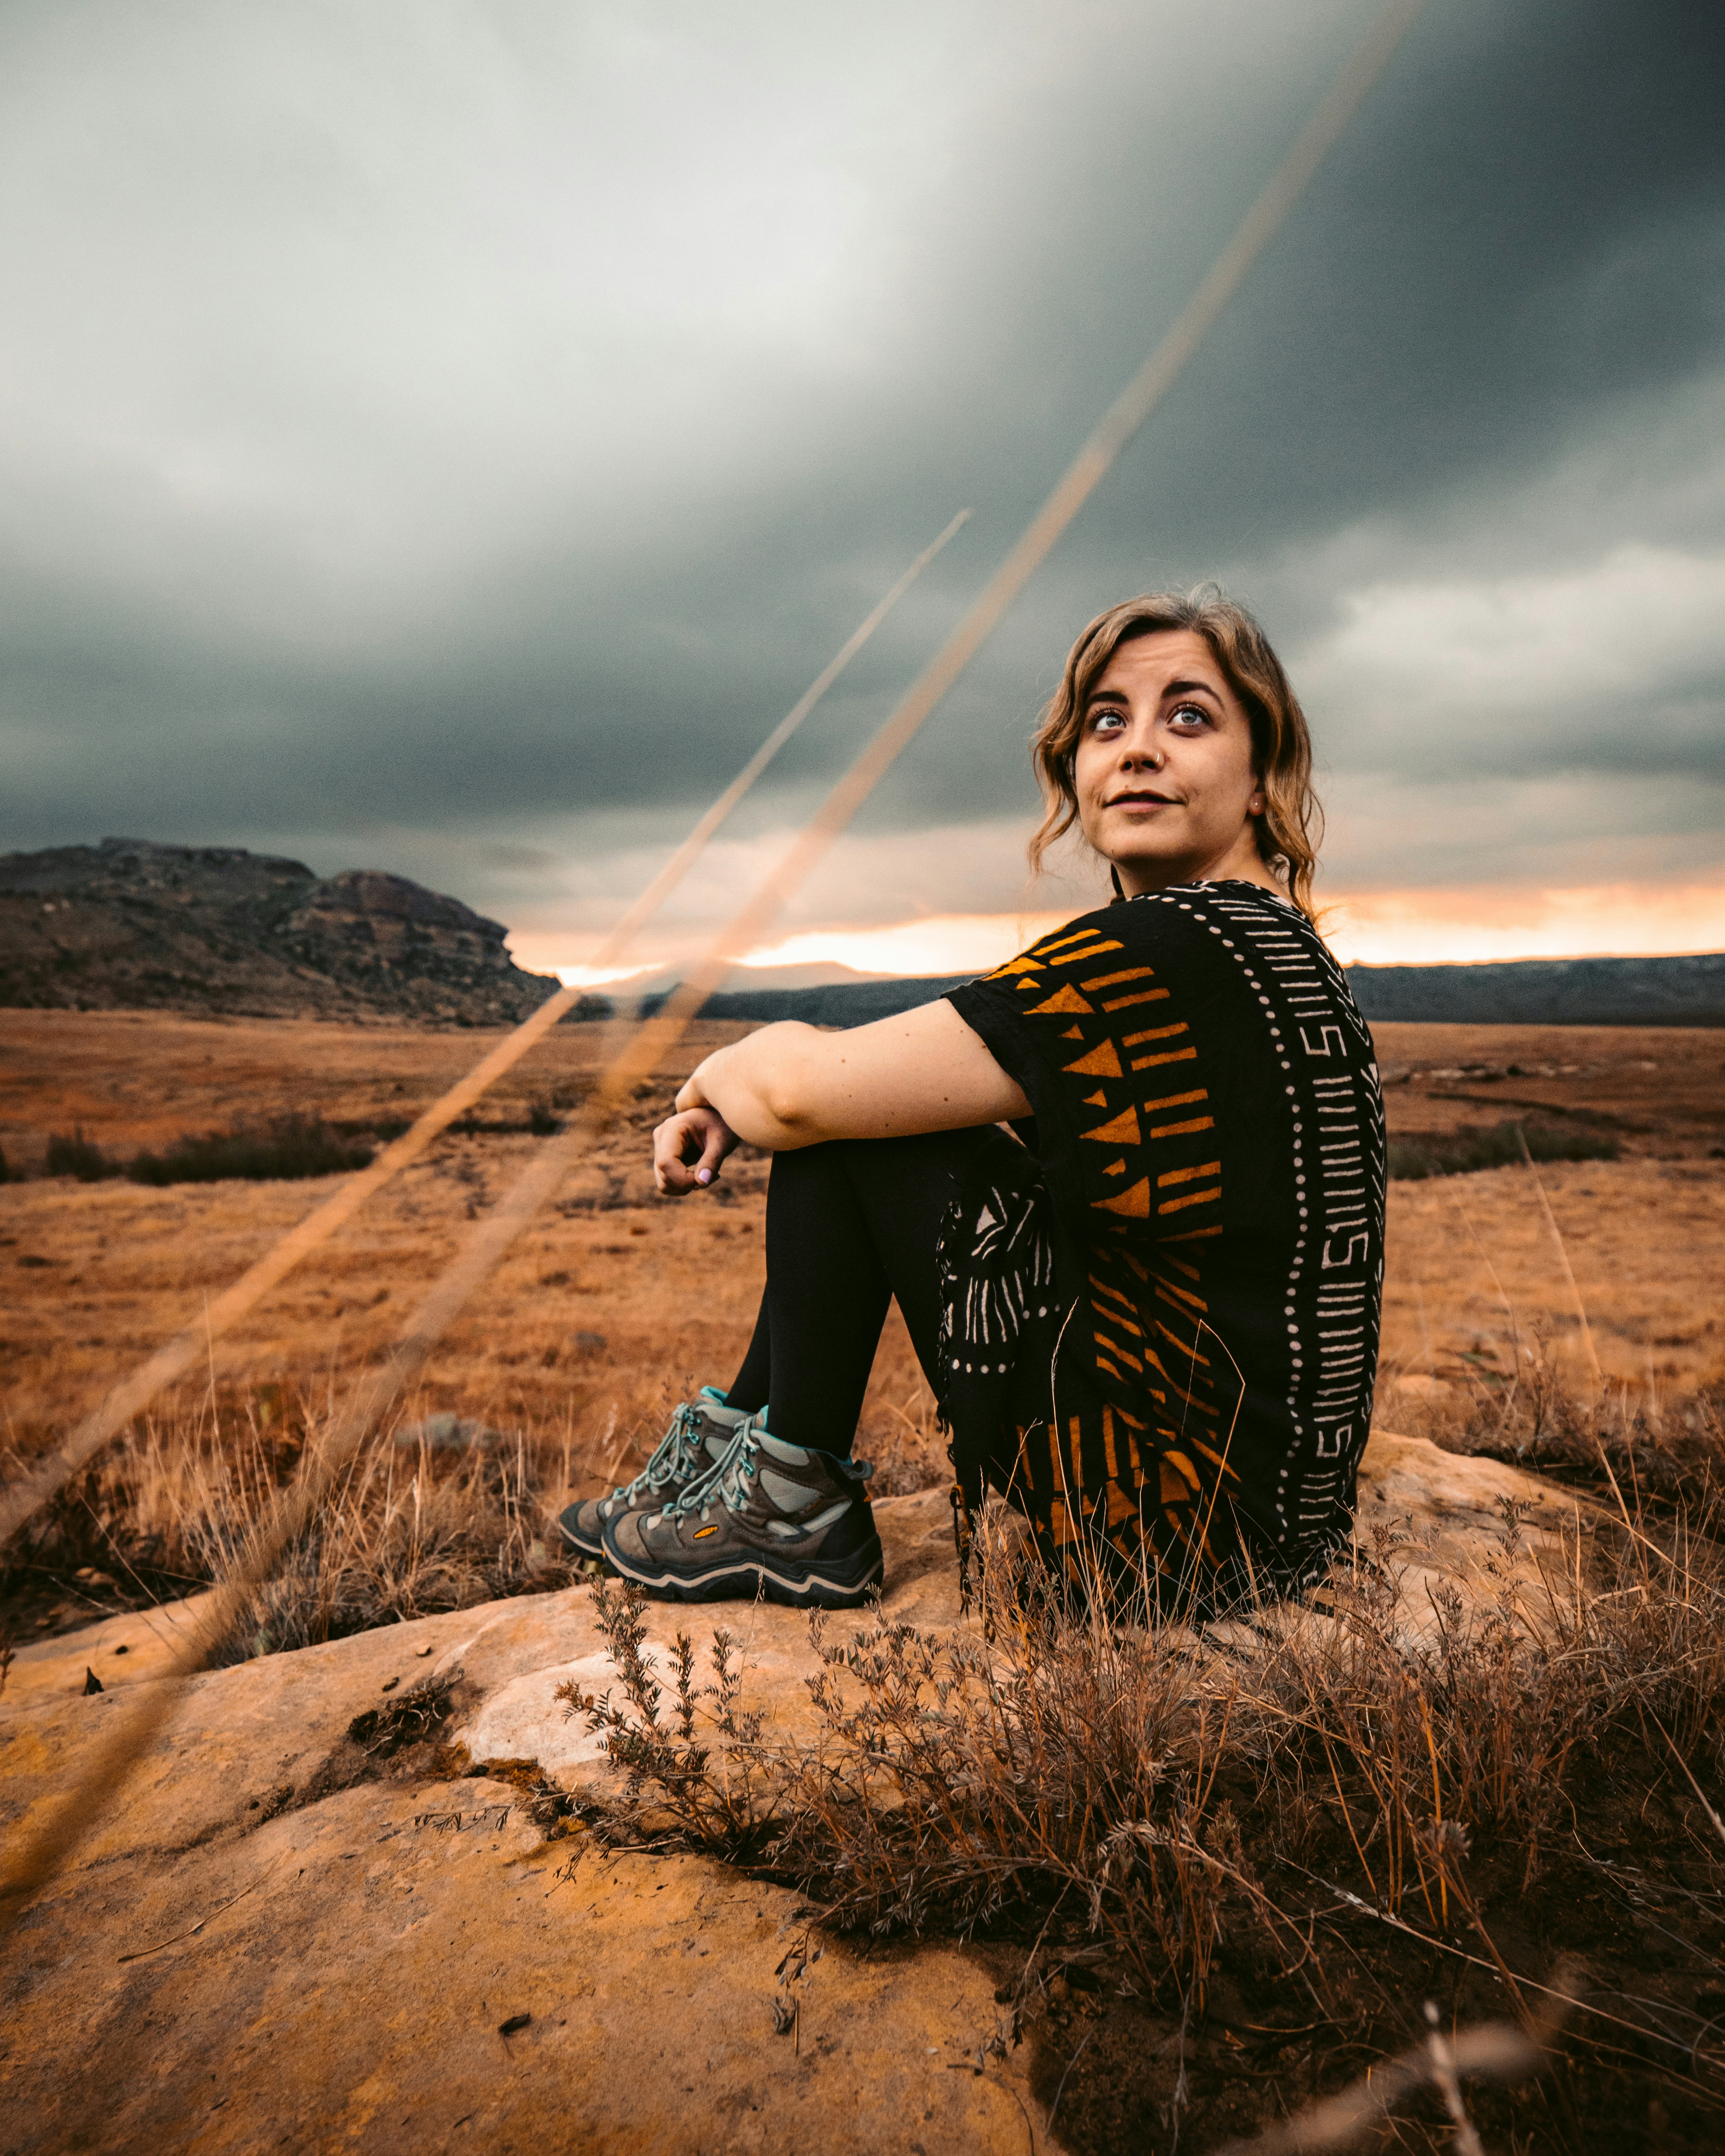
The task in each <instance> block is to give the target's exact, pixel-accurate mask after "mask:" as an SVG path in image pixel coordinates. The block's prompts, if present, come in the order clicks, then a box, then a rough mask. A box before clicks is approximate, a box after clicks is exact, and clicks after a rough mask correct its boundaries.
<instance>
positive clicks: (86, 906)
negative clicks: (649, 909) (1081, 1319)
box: [0, 839, 557, 1025]
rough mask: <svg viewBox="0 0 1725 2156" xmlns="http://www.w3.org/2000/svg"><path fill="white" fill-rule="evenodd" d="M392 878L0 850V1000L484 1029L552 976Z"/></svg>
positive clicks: (253, 862)
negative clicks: (524, 964) (525, 968)
mask: <svg viewBox="0 0 1725 2156" xmlns="http://www.w3.org/2000/svg"><path fill="white" fill-rule="evenodd" d="M507 934H508V931H507V930H506V928H505V927H503V926H502V925H501V923H500V922H498V921H488V920H486V919H485V916H483V915H482V914H478V913H475V912H474V911H472V909H471V908H470V907H469V906H464V905H462V904H461V902H460V901H459V899H454V898H446V897H444V896H441V895H440V894H439V892H436V891H427V890H425V889H424V887H423V886H422V885H418V884H416V883H410V882H408V880H407V879H406V878H405V877H403V876H395V875H383V874H382V873H381V872H379V871H377V870H367V869H350V870H344V871H343V872H342V873H341V875H333V876H324V877H319V876H316V875H313V874H312V872H311V870H310V869H309V868H307V867H306V866H305V864H304V863H303V862H301V861H295V860H286V859H285V858H283V857H281V856H280V855H269V854H253V853H248V852H247V851H245V850H244V848H242V847H239V846H166V845H157V844H152V843H151V842H149V841H147V840H144V839H103V841H102V843H101V844H100V846H57V847H53V848H50V849H49V850H46V851H44V852H42V853H34V854H7V855H0V1005H11V1006H13V1007H14V1008H18V1007H23V1008H25V1009H75V1010H115V1009H121V1010H124V1009H136V1010H183V1011H193V1012H200V1013H206V1014H212V1015H213V1014H231V1015H234V1016H239V1015H245V1016H251V1017H268V1018H329V1019H347V1020H350V1021H351V1020H363V1019H405V1020H408V1021H409V1022H410V1023H413V1024H431V1025H496V1024H513V1023H514V1022H516V1020H518V1019H522V1018H525V1017H526V1014H528V1012H529V1011H531V1010H533V1009H536V1008H537V1006H538V1005H539V1004H542V1003H543V1002H544V1000H545V999H546V998H547V996H549V995H551V994H552V993H555V991H556V988H557V983H556V982H555V981H554V980H552V978H549V976H547V975H545V974H542V973H524V972H522V970H521V968H520V967H518V966H517V965H516V963H515V962H514V961H513V960H512V959H511V957H510V956H509V954H508V952H506V950H505V949H504V947H503V945H504V938H505V937H506V935H507Z"/></svg>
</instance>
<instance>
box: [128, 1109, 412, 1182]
mask: <svg viewBox="0 0 1725 2156" xmlns="http://www.w3.org/2000/svg"><path fill="white" fill-rule="evenodd" d="M371 1158H372V1148H371V1147H370V1146H368V1145H365V1144H362V1143H360V1142H357V1141H354V1140H352V1139H347V1138H342V1137H338V1136H337V1135H336V1133H335V1132H333V1131H329V1130H326V1128H325V1127H324V1126H323V1125H322V1124H321V1123H319V1122H300V1121H298V1120H297V1119H295V1118H292V1117H290V1118H289V1119H288V1120H287V1121H285V1122H278V1123H272V1124H271V1125H270V1127H268V1128H267V1129H265V1130H261V1131H258V1130H248V1129H246V1128H244V1127H243V1126H237V1127H235V1128H234V1129H233V1130H228V1131H206V1132H204V1133H203V1136H202V1137H193V1136H190V1135H189V1134H188V1135H187V1136H186V1137H182V1138H179V1139H177V1140H176V1142H174V1144H172V1146H170V1147H169V1148H168V1149H167V1152H162V1153H153V1152H141V1153H140V1154H139V1155H138V1157H137V1158H136V1160H135V1161H133V1163H132V1164H131V1168H129V1169H128V1170H127V1173H128V1174H130V1176H131V1179H132V1181H133V1182H134V1183H149V1184H151V1186H152V1187H154V1188H162V1186H163V1185H165V1184H167V1183H230V1182H232V1183H298V1182H301V1181H303V1180H304V1179H305V1178H306V1177H307V1176H312V1175H344V1174H347V1173H349V1172H350V1171H351V1170H352V1169H354V1168H364V1167H367V1165H368V1164H369V1163H370V1161H371Z"/></svg>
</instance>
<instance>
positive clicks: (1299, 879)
mask: <svg viewBox="0 0 1725 2156" xmlns="http://www.w3.org/2000/svg"><path fill="white" fill-rule="evenodd" d="M1162 629H1192V630H1194V631H1195V632H1196V633H1197V634H1199V636H1201V637H1202V638H1203V639H1204V642H1205V643H1206V644H1209V648H1210V649H1211V651H1212V653H1213V654H1214V656H1215V661H1216V664H1217V665H1218V666H1219V667H1220V668H1221V670H1222V672H1223V674H1224V675H1225V677H1226V679H1227V681H1228V685H1229V686H1230V688H1231V689H1232V690H1233V691H1234V693H1235V696H1238V697H1239V699H1240V703H1241V705H1242V706H1244V708H1245V713H1246V716H1247V717H1248V719H1249V720H1250V722H1251V729H1252V761H1253V764H1254V767H1255V771H1256V775H1257V780H1258V784H1259V786H1260V788H1262V790H1263V794H1264V808H1263V813H1262V814H1260V815H1257V816H1255V817H1253V819H1252V822H1253V823H1254V824H1255V825H1256V827H1257V839H1258V852H1259V855H1260V858H1261V859H1262V860H1263V861H1264V863H1265V865H1266V867H1267V868H1269V869H1270V870H1271V873H1272V874H1273V875H1276V877H1277V879H1278V880H1280V881H1281V884H1282V885H1284V886H1285V888H1286V891H1287V895H1288V896H1289V898H1290V899H1291V901H1293V903H1294V904H1295V905H1296V906H1298V907H1299V909H1300V911H1301V912H1302V913H1303V914H1304V915H1305V916H1307V919H1308V920H1312V919H1313V918H1315V916H1314V915H1313V912H1312V877H1313V875H1315V874H1316V872H1317V850H1318V847H1319V846H1320V844H1322V840H1323V810H1322V807H1321V806H1320V805H1319V803H1318V798H1317V793H1315V792H1314V791H1313V789H1312V735H1311V732H1310V731H1309V730H1308V728H1307V724H1306V714H1305V713H1304V712H1303V711H1301V708H1300V700H1299V698H1298V697H1297V696H1296V695H1295V694H1294V690H1293V685H1292V684H1291V682H1290V681H1289V680H1288V677H1287V675H1286V674H1285V673H1284V672H1283V670H1282V664H1281V660H1279V659H1278V658H1277V657H1276V654H1275V652H1274V651H1273V650H1272V649H1271V644H1270V639H1269V638H1268V637H1267V636H1266V635H1265V634H1264V632H1263V630H1262V629H1260V627H1259V626H1258V624H1257V623H1256V622H1255V620H1254V619H1252V617H1251V615H1250V613H1247V611H1246V609H1245V608H1244V607H1243V606H1241V605H1240V604H1239V603H1238V602H1237V601H1235V600H1234V599H1230V598H1227V597H1226V596H1225V595H1224V593H1222V592H1221V591H1220V590H1219V589H1218V588H1217V587H1216V586H1215V585H1214V584H1204V585H1200V586H1199V588H1198V589H1197V590H1196V591H1193V592H1185V593H1182V592H1147V593H1144V594H1143V595H1142V598H1135V599H1127V600H1126V601H1125V602H1124V603H1123V604H1122V605H1120V606H1116V607H1110V608H1109V609H1108V611H1107V612H1106V613H1099V614H1098V615H1097V616H1096V619H1095V620H1094V621H1093V622H1092V623H1091V624H1090V626H1089V628H1088V629H1086V630H1085V632H1084V634H1082V635H1081V637H1080V638H1079V639H1078V641H1077V642H1076V644H1074V645H1073V647H1072V649H1071V653H1070V656H1069V657H1068V659H1067V660H1066V670H1065V674H1064V675H1062V677H1061V680H1060V687H1059V688H1058V689H1057V690H1055V695H1054V697H1053V700H1052V701H1050V705H1049V706H1048V709H1047V710H1046V711H1045V712H1044V713H1043V715H1042V722H1041V724H1040V726H1038V727H1037V729H1036V732H1035V735H1034V738H1033V740H1032V742H1031V744H1030V751H1031V755H1032V757H1034V761H1035V765H1036V777H1037V783H1039V784H1040V787H1041V788H1042V794H1043V798H1044V800H1045V802H1046V803H1047V814H1045V816H1044V818H1043V819H1042V827H1041V829H1040V830H1039V831H1038V832H1037V834H1036V835H1035V837H1034V838H1033V839H1031V841H1030V848H1029V852H1030V866H1031V868H1032V869H1033V870H1036V869H1040V867H1041V865H1042V858H1043V855H1045V853H1046V852H1047V851H1048V850H1049V848H1050V846H1051V845H1053V844H1054V843H1055V840H1056V839H1060V838H1062V837H1064V835H1065V834H1066V833H1067V832H1068V831H1070V829H1072V827H1073V825H1074V824H1076V822H1077V821H1078V795H1077V792H1076V788H1075V785H1074V783H1073V775H1072V773H1073V762H1074V759H1075V757H1076V754H1077V750H1078V740H1079V736H1080V734H1081V731H1082V730H1083V726H1084V715H1085V711H1086V707H1087V706H1088V705H1089V702H1090V699H1091V692H1092V691H1093V690H1094V689H1095V687H1096V683H1097V682H1098V681H1099V680H1101V676H1102V674H1103V672H1104V671H1105V670H1106V667H1107V665H1108V662H1109V660H1111V659H1112V658H1113V656H1114V654H1115V653H1116V652H1117V650H1118V649H1120V647H1121V645H1122V644H1128V643H1130V642H1131V641H1132V639H1133V638H1135V637H1139V636H1153V635H1155V634H1157V633H1158V631H1159V630H1162Z"/></svg>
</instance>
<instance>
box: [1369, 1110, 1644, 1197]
mask: <svg viewBox="0 0 1725 2156" xmlns="http://www.w3.org/2000/svg"><path fill="white" fill-rule="evenodd" d="M1523 1139H1525V1140H1526V1142H1527V1152H1528V1153H1529V1154H1531V1155H1532V1158H1534V1159H1535V1160H1615V1159H1616V1158H1617V1156H1618V1152H1619V1150H1620V1148H1619V1147H1618V1143H1617V1141H1616V1139H1615V1138H1614V1137H1610V1136H1609V1135H1608V1134H1607V1133H1606V1132H1604V1131H1590V1130H1583V1129H1573V1128H1572V1129H1565V1128H1563V1127H1560V1126H1558V1125H1555V1124H1552V1123H1522V1122H1516V1121H1515V1120H1514V1119H1513V1118H1512V1119H1511V1120H1509V1121H1508V1122H1502V1123H1499V1124H1498V1125H1497V1127H1496V1128H1495V1129H1492V1130H1489V1131H1479V1130H1460V1131H1451V1132H1450V1133H1449V1134H1448V1135H1447V1136H1446V1137H1436V1136H1434V1137H1407V1138H1392V1139H1391V1140H1390V1142H1389V1173H1390V1178H1391V1180H1392V1181H1393V1182H1397V1183H1424V1182H1425V1180H1426V1178H1428V1177H1429V1176H1434V1175H1472V1174H1474V1173H1476V1172H1477V1171H1478V1170H1479V1169H1481V1168H1513V1167H1514V1166H1516V1165H1517V1163H1519V1162H1520V1161H1521V1160H1522V1158H1523V1155H1522V1141H1523Z"/></svg>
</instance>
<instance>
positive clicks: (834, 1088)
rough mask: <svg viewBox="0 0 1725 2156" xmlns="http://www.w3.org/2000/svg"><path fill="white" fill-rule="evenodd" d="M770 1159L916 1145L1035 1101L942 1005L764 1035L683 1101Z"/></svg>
mask: <svg viewBox="0 0 1725 2156" xmlns="http://www.w3.org/2000/svg"><path fill="white" fill-rule="evenodd" d="M677 1106H678V1108H679V1109H680V1110H684V1109H690V1108H701V1107H707V1108H714V1109H716V1110H717V1111H718V1113H719V1114H720V1115H721V1116H723V1118H724V1120H725V1122H726V1123H727V1124H728V1125H729V1126H730V1127H731V1129H732V1130H733V1131H734V1132H736V1133H737V1137H740V1138H742V1139H744V1140H746V1141H747V1143H749V1144H750V1145H754V1146H760V1147H762V1148H763V1149H765V1150H766V1151H768V1152H793V1151H794V1150H795V1149H796V1148H797V1147H800V1146H810V1145H819V1144H822V1143H823V1142H824V1141H826V1140H827V1139H829V1138H897V1137H913V1136H915V1135H916V1133H917V1132H922V1131H959V1130H967V1129H969V1128H970V1127H973V1125H976V1124H978V1123H998V1122H1004V1121H1006V1120H1007V1119H1008V1118H1009V1117H1011V1116H1027V1115H1029V1112H1030V1104H1029V1101H1026V1100H1025V1098H1024V1095H1023V1093H1022V1092H1020V1091H1019V1088H1018V1086H1017V1085H1016V1084H1015V1083H1014V1081H1013V1080H1012V1079H1010V1078H1009V1077H1008V1076H1007V1075H1006V1073H1005V1072H1004V1070H1002V1069H1001V1067H1000V1065H999V1064H998V1063H997V1062H996V1061H995V1060H994V1059H993V1056H992V1055H990V1054H989V1053H988V1050H987V1049H986V1048H985V1047H984V1046H983V1043H982V1040H981V1039H980V1038H979V1036H978V1035H977V1034H974V1033H973V1032H972V1031H971V1029H970V1028H969V1027H968V1025H967V1024H965V1023H964V1020H963V1019H962V1018H960V1017H959V1015H958V1014H957V1011H956V1010H954V1009H953V1008H952V1005H951V1004H949V1003H947V1002H945V1001H942V1002H940V1003H932V1004H923V1006H922V1009H919V1010H911V1011H905V1012H903V1013H902V1014H901V1015H900V1016H898V1017H897V1018H884V1019H879V1020H877V1022H876V1023H875V1024H873V1025H860V1026H855V1027H853V1028H852V1029H850V1031H849V1032H845V1033H822V1032H821V1031H819V1029H817V1028H816V1027H814V1026H812V1025H799V1024H794V1023H793V1024H783V1025H767V1026H762V1028H761V1029H760V1031H759V1032H758V1033H752V1034H748V1035H747V1038H746V1039H742V1040H739V1041H737V1042H736V1043H734V1044H733V1045H732V1046H731V1047H729V1048H721V1050H719V1051H718V1053H717V1054H716V1055H710V1056H708V1058H707V1059H706V1062H705V1063H703V1064H702V1065H701V1067H700V1069H699V1070H696V1073H695V1074H694V1075H693V1076H692V1077H691V1079H690V1080H689V1081H688V1083H687V1084H686V1085H685V1086H684V1088H683V1090H682V1091H681V1092H680V1093H679V1094H678V1096H677Z"/></svg>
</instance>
